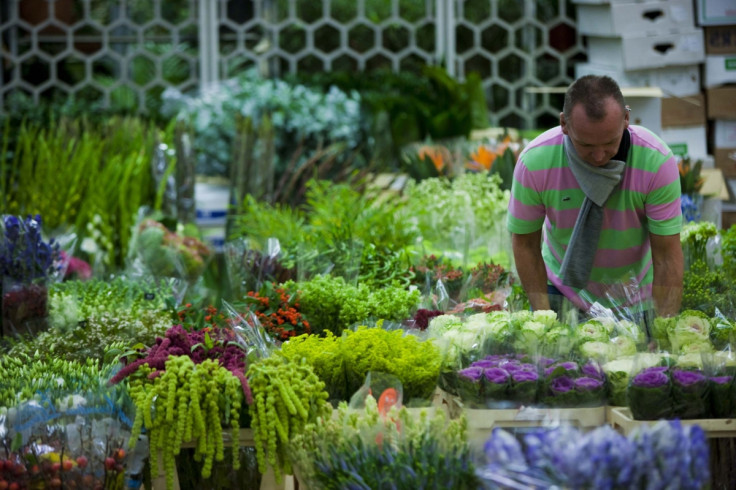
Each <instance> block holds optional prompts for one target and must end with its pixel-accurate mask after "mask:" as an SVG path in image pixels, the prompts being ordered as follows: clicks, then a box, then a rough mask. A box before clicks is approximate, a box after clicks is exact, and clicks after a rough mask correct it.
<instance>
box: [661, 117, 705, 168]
mask: <svg viewBox="0 0 736 490" xmlns="http://www.w3.org/2000/svg"><path fill="white" fill-rule="evenodd" d="M660 137H661V138H662V141H664V142H665V143H667V145H668V146H669V147H670V149H671V150H672V153H674V154H675V155H679V156H689V157H690V158H691V159H692V160H698V159H704V158H705V157H706V156H707V155H708V149H707V138H708V136H707V133H706V130H705V124H701V125H698V126H685V127H679V128H674V127H669V128H662V133H661V134H660Z"/></svg>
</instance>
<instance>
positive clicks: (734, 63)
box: [725, 58, 736, 71]
mask: <svg viewBox="0 0 736 490" xmlns="http://www.w3.org/2000/svg"><path fill="white" fill-rule="evenodd" d="M725 61H726V70H727V71H731V70H736V58H726V60H725Z"/></svg>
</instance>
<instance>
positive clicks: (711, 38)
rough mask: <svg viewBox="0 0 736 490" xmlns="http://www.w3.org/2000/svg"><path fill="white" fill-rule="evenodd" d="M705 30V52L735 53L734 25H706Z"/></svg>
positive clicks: (735, 26)
mask: <svg viewBox="0 0 736 490" xmlns="http://www.w3.org/2000/svg"><path fill="white" fill-rule="evenodd" d="M703 31H704V32H705V54H706V55H708V54H735V53H736V25H732V26H707V27H705V28H704V29H703Z"/></svg>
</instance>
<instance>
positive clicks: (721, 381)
mask: <svg viewBox="0 0 736 490" xmlns="http://www.w3.org/2000/svg"><path fill="white" fill-rule="evenodd" d="M708 379H710V380H711V381H712V382H714V383H715V384H717V385H726V384H728V383H730V382H731V381H732V380H733V378H732V377H731V376H711V377H710V378H708Z"/></svg>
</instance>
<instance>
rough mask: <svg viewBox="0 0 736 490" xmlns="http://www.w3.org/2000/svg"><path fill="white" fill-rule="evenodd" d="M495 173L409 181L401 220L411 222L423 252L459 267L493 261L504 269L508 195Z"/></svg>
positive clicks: (506, 261) (506, 247) (506, 263)
mask: <svg viewBox="0 0 736 490" xmlns="http://www.w3.org/2000/svg"><path fill="white" fill-rule="evenodd" d="M501 183H502V181H501V177H500V176H499V175H497V174H489V173H487V172H482V173H464V174H462V175H459V176H457V177H455V178H453V179H448V178H445V177H439V178H430V179H424V180H422V181H420V182H414V181H410V182H409V184H408V185H407V187H406V189H405V194H406V204H405V206H404V207H403V208H402V209H401V218H400V221H406V222H408V223H413V224H414V226H415V229H414V231H416V232H417V233H418V234H419V236H421V237H422V246H423V248H424V250H423V253H424V254H427V255H429V254H435V255H438V256H439V255H444V256H446V257H447V258H448V259H451V260H453V261H455V262H459V263H460V264H461V265H467V264H468V263H477V262H480V261H481V260H487V259H488V257H491V258H493V260H494V262H496V263H499V264H501V265H504V266H507V265H508V256H507V250H508V249H509V248H510V247H509V246H507V243H505V242H504V240H505V239H506V238H505V237H506V232H505V228H504V225H503V224H504V220H505V216H506V209H507V207H508V202H509V196H510V193H509V191H504V190H502V189H501Z"/></svg>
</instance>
